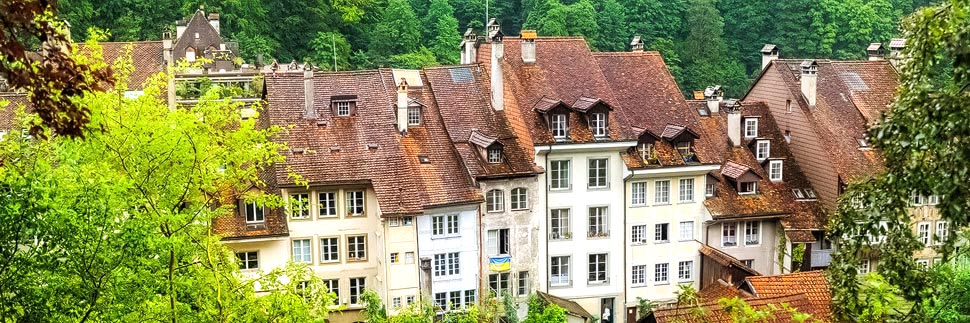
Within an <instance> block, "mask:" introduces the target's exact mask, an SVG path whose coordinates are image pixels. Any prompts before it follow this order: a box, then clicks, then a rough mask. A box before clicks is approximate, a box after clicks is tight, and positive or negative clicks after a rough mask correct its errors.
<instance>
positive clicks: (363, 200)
mask: <svg viewBox="0 0 970 323" xmlns="http://www.w3.org/2000/svg"><path fill="white" fill-rule="evenodd" d="M358 194H359V195H360V196H359V197H358V196H357V195H358ZM344 195H345V197H346V200H347V205H346V208H347V216H364V215H366V214H367V207H366V204H367V194H366V193H364V190H354V191H346V192H344ZM358 209H359V212H358Z"/></svg>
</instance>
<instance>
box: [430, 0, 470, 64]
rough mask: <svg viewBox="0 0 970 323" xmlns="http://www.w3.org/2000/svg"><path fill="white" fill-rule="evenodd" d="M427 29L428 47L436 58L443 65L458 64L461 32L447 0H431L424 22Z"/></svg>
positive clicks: (453, 11)
mask: <svg viewBox="0 0 970 323" xmlns="http://www.w3.org/2000/svg"><path fill="white" fill-rule="evenodd" d="M424 26H425V28H424V29H423V30H426V31H427V35H426V36H425V39H429V40H430V41H429V43H428V45H429V49H430V50H431V52H432V53H434V55H435V58H436V60H437V61H438V62H439V63H441V64H445V65H450V64H458V59H459V49H458V44H460V43H461V34H459V33H458V19H455V9H454V8H452V7H451V5H450V4H448V0H431V8H430V9H428V15H427V16H426V17H425V22H424Z"/></svg>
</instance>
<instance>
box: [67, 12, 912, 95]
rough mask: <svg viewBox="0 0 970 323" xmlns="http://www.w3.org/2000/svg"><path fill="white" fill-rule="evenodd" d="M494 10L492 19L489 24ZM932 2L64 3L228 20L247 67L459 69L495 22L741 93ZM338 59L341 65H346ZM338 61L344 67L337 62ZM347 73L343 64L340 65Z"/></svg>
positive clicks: (875, 37) (152, 32)
mask: <svg viewBox="0 0 970 323" xmlns="http://www.w3.org/2000/svg"><path fill="white" fill-rule="evenodd" d="M486 1H488V8H487V10H488V14H487V15H486ZM928 4H930V1H928V0H785V1H769V0H292V1H270V0H204V1H201V2H193V1H172V0H163V1H146V0H63V1H60V2H59V8H58V10H59V15H60V16H61V17H64V18H65V19H67V20H68V21H69V22H70V24H71V30H72V37H73V38H74V39H76V40H83V39H87V38H88V36H89V35H88V33H89V32H90V31H91V30H92V29H91V28H92V27H93V28H95V29H94V30H98V29H99V30H104V31H107V32H108V34H109V35H110V36H109V40H110V41H139V40H157V39H160V38H161V36H162V33H163V32H165V31H174V30H173V29H174V28H175V21H176V20H179V19H184V18H185V17H187V16H188V15H190V14H191V13H193V12H194V11H195V10H197V9H198V8H199V6H200V5H201V6H204V10H205V11H206V12H214V13H219V14H220V25H221V27H220V28H221V32H222V34H223V37H224V38H227V39H229V40H231V41H234V42H237V43H238V44H239V48H240V52H241V55H242V56H243V58H244V59H245V60H246V61H247V62H250V63H256V62H257V61H258V58H259V57H261V58H262V61H263V62H264V63H268V62H270V61H271V60H272V59H273V58H275V59H277V60H279V61H280V62H289V61H291V60H297V61H301V62H302V61H309V62H311V63H313V64H314V65H315V66H318V67H319V68H321V69H326V70H334V69H337V70H348V69H366V68H375V67H382V66H383V67H400V68H420V67H423V66H432V65H446V64H456V63H458V58H459V50H458V44H459V43H460V42H461V34H462V33H464V31H465V30H466V29H467V28H474V29H475V30H476V31H481V30H482V28H483V27H484V25H485V22H486V17H488V16H490V17H495V18H496V19H497V20H498V21H499V22H500V23H501V26H502V29H503V32H504V33H505V34H506V35H518V34H519V33H520V31H521V30H523V29H535V30H537V31H538V33H539V35H540V36H583V37H585V38H586V39H587V40H588V41H589V45H590V47H591V49H592V50H594V51H625V50H628V49H629V48H628V47H629V43H630V39H631V38H632V36H633V35H641V37H642V38H643V40H644V42H645V44H647V48H648V49H649V50H655V51H659V52H660V53H661V54H662V55H663V57H664V59H665V60H666V62H667V64H668V66H669V67H670V70H671V72H672V73H673V75H674V77H675V78H676V79H677V81H678V83H679V85H680V87H681V89H682V90H683V91H684V92H685V93H690V92H691V91H692V90H697V89H703V88H704V87H706V86H708V85H712V84H721V85H723V86H724V87H725V88H726V91H727V95H728V96H734V97H737V96H740V95H742V94H743V93H744V91H745V90H746V89H747V87H748V85H749V83H750V81H751V79H753V78H754V77H755V76H757V74H758V72H759V70H760V62H761V58H760V53H759V49H760V48H761V47H762V46H763V45H764V44H765V43H773V44H776V45H778V46H779V47H780V48H781V50H782V54H781V55H782V57H788V58H832V59H862V58H864V57H865V55H866V53H865V48H866V46H867V45H868V44H869V43H871V42H882V43H884V44H887V43H888V42H889V40H890V39H891V38H892V37H894V36H896V35H897V34H898V25H899V21H900V19H901V18H902V17H904V16H906V15H908V14H909V13H911V12H913V11H914V10H915V9H916V8H919V7H921V6H925V5H928ZM334 56H336V59H334ZM335 62H336V63H335ZM334 65H336V66H334Z"/></svg>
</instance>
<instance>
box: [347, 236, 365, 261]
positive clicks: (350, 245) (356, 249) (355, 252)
mask: <svg viewBox="0 0 970 323" xmlns="http://www.w3.org/2000/svg"><path fill="white" fill-rule="evenodd" d="M358 238H359V240H358ZM351 239H354V240H355V241H351ZM347 261H367V235H349V236H347Z"/></svg>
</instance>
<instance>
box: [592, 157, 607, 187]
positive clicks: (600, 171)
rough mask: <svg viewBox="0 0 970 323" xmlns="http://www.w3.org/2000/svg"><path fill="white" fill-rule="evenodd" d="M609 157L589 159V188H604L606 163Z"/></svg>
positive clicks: (605, 183)
mask: <svg viewBox="0 0 970 323" xmlns="http://www.w3.org/2000/svg"><path fill="white" fill-rule="evenodd" d="M608 162H609V159H606V158H597V159H590V160H589V183H588V184H589V188H605V187H606V185H607V178H606V167H607V166H606V165H607V163H608Z"/></svg>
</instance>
